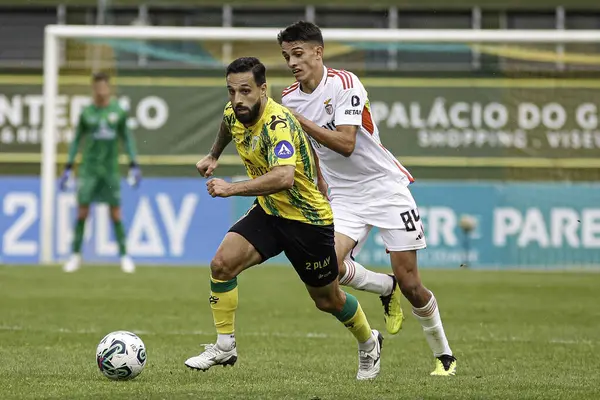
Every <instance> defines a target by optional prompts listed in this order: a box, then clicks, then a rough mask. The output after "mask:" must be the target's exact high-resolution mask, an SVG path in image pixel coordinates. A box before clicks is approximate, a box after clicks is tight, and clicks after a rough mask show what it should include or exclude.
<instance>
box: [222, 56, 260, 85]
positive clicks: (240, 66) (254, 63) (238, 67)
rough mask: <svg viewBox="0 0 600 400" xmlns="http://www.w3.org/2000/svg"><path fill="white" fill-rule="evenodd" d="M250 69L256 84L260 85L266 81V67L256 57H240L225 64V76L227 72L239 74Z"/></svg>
mask: <svg viewBox="0 0 600 400" xmlns="http://www.w3.org/2000/svg"><path fill="white" fill-rule="evenodd" d="M250 71H252V75H253V76H254V81H255V82H256V86H261V85H262V84H263V83H266V82H267V68H266V67H265V65H264V64H263V63H261V62H260V60H259V59H258V58H256V57H240V58H238V59H237V60H233V61H232V62H231V64H229V65H228V66H227V73H226V74H225V77H227V76H229V74H240V73H244V72H250Z"/></svg>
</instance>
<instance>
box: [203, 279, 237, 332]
mask: <svg viewBox="0 0 600 400" xmlns="http://www.w3.org/2000/svg"><path fill="white" fill-rule="evenodd" d="M209 301H210V308H211V309H212V314H213V320H214V321H215V327H216V328H217V333H219V334H232V333H233V332H234V323H235V310H236V309H237V306H238V289H237V278H233V279H231V280H229V281H220V280H217V279H214V278H212V277H211V278H210V298H209Z"/></svg>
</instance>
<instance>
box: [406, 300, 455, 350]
mask: <svg viewBox="0 0 600 400" xmlns="http://www.w3.org/2000/svg"><path fill="white" fill-rule="evenodd" d="M429 293H431V292H429ZM413 315H414V316H415V317H417V319H418V320H419V322H420V323H421V326H422V327H423V333H424V334H425V339H426V340H427V344H429V347H430V348H431V351H433V356H434V357H439V356H441V355H443V354H447V355H449V356H451V355H452V350H450V346H449V345H448V339H446V333H445V332H444V327H443V326H442V318H441V317H440V311H439V310H438V306H437V301H436V300H435V297H434V295H433V293H431V299H430V300H429V302H428V303H427V304H426V305H425V307H423V308H415V307H413Z"/></svg>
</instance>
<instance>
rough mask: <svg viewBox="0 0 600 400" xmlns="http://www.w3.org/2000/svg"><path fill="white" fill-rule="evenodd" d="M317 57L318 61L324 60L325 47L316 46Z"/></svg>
mask: <svg viewBox="0 0 600 400" xmlns="http://www.w3.org/2000/svg"><path fill="white" fill-rule="evenodd" d="M314 51H315V55H316V56H317V59H318V60H322V59H323V46H319V45H317V46H315V50H314Z"/></svg>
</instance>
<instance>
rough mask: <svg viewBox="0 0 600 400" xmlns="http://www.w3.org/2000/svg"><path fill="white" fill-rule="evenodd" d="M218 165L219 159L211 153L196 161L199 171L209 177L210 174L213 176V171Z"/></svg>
mask: <svg viewBox="0 0 600 400" xmlns="http://www.w3.org/2000/svg"><path fill="white" fill-rule="evenodd" d="M217 165H219V162H218V161H217V159H216V158H214V157H213V156H211V155H210V154H209V155H207V156H206V157H204V158H203V159H202V160H200V161H198V162H197V163H196V169H197V170H198V172H200V175H202V176H203V177H205V178H208V177H209V176H212V173H213V171H214V170H215V168H217Z"/></svg>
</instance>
